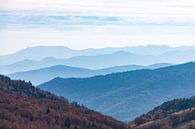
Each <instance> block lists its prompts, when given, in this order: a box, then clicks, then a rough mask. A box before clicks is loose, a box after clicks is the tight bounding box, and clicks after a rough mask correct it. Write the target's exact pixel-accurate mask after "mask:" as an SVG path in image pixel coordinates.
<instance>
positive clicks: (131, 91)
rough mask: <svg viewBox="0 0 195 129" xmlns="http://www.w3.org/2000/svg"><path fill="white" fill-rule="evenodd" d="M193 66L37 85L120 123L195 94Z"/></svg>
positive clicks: (177, 66)
mask: <svg viewBox="0 0 195 129" xmlns="http://www.w3.org/2000/svg"><path fill="white" fill-rule="evenodd" d="M194 84H195V63H187V64H182V65H176V66H171V67H166V68H160V69H155V70H137V71H131V72H122V73H114V74H110V75H105V76H95V77H91V78H84V79H82V78H69V79H63V78H55V79H53V80H51V81H49V82H47V83H44V84H42V85H40V86H39V87H40V88H41V89H45V90H48V91H50V92H52V93H55V94H57V95H60V96H64V97H66V98H68V99H70V100H75V101H77V102H79V103H82V104H84V105H86V106H87V107H90V108H92V109H95V110H96V111H100V112H102V113H105V114H107V115H110V116H112V117H115V118H117V119H119V120H123V121H129V120H132V119H133V118H135V117H137V116H139V115H141V114H143V113H146V112H148V111H149V110H152V109H153V108H154V107H156V106H157V105H160V104H161V103H163V102H166V101H168V100H172V99H175V98H185V97H190V96H192V95H194V94H195V86H194Z"/></svg>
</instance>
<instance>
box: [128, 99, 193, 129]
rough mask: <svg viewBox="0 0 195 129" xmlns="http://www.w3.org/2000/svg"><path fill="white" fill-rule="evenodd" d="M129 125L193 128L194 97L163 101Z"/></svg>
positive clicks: (143, 128)
mask: <svg viewBox="0 0 195 129" xmlns="http://www.w3.org/2000/svg"><path fill="white" fill-rule="evenodd" d="M129 125H130V126H131V127H132V128H136V129H157V128H158V129H194V128H195V98H189V99H186V98H185V99H175V100H172V101H168V102H165V103H163V104H162V105H160V106H158V107H156V108H155V109H153V110H152V111H150V112H149V113H147V114H144V115H142V116H140V117H137V118H136V119H135V120H134V121H132V122H130V123H129Z"/></svg>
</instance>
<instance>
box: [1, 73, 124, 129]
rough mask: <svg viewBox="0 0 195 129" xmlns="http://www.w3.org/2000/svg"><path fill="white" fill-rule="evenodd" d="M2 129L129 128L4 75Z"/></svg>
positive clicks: (2, 81) (2, 83)
mask: <svg viewBox="0 0 195 129" xmlns="http://www.w3.org/2000/svg"><path fill="white" fill-rule="evenodd" d="M0 128H1V129H90V128H93V129H126V125H124V124H123V123H122V122H119V121H117V120H114V119H113V118H111V117H107V116H104V115H102V114H100V113H98V112H95V111H92V110H89V109H88V108H86V107H84V106H80V105H78V104H77V103H72V104H71V103H69V102H68V101H67V100H66V99H64V98H62V97H57V96H55V95H53V94H51V93H49V92H46V91H42V90H40V89H38V88H35V87H33V86H32V85H31V83H26V82H24V81H19V80H17V81H16V80H10V78H8V77H5V76H1V75H0Z"/></svg>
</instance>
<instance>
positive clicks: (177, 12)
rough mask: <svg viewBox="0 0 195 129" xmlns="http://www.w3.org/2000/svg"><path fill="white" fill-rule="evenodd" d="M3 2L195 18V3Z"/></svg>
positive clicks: (97, 12)
mask: <svg viewBox="0 0 195 129" xmlns="http://www.w3.org/2000/svg"><path fill="white" fill-rule="evenodd" d="M0 3H1V4H0V9H4V10H5V9H7V10H9V9H17V10H44V11H46V10H47V11H49V10H50V11H56V12H63V13H67V14H70V13H76V14H79V13H80V14H82V15H101V16H102V15H106V16H131V17H132V16H134V17H152V18H170V17H176V18H190V17H195V8H194V7H195V1H194V0H0ZM189 7H190V8H189Z"/></svg>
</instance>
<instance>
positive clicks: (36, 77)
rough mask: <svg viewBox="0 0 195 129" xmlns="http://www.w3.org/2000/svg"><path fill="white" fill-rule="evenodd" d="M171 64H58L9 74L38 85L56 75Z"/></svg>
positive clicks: (122, 70) (79, 76)
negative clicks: (101, 66) (100, 66)
mask: <svg viewBox="0 0 195 129" xmlns="http://www.w3.org/2000/svg"><path fill="white" fill-rule="evenodd" d="M170 65H171V64H167V63H162V64H154V65H150V66H141V65H126V66H116V67H110V68H105V69H98V70H92V69H85V68H78V67H70V66H64V65H56V66H52V67H48V68H42V69H37V70H32V71H26V72H17V73H13V74H10V75H8V76H9V77H11V78H13V79H22V80H26V81H31V82H32V83H33V84H34V85H38V84H41V83H44V82H47V81H49V80H51V79H54V78H56V77H61V78H72V77H74V78H86V77H92V76H95V75H106V74H110V73H117V72H125V71H132V70H138V69H156V68H162V67H167V66H170Z"/></svg>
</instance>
